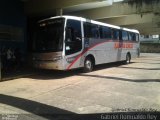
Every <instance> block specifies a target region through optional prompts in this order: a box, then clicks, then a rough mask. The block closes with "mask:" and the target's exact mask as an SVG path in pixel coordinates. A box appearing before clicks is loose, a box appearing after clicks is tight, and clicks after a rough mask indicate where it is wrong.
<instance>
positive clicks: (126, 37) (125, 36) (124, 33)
mask: <svg viewBox="0 0 160 120" xmlns="http://www.w3.org/2000/svg"><path fill="white" fill-rule="evenodd" d="M122 40H124V41H127V40H128V32H127V31H122Z"/></svg>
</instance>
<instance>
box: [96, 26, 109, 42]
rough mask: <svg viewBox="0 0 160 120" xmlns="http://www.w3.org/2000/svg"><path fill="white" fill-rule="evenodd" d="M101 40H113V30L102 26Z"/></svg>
mask: <svg viewBox="0 0 160 120" xmlns="http://www.w3.org/2000/svg"><path fill="white" fill-rule="evenodd" d="M99 30H100V38H101V39H111V37H112V35H111V28H109V27H106V26H101V27H100V29H99Z"/></svg>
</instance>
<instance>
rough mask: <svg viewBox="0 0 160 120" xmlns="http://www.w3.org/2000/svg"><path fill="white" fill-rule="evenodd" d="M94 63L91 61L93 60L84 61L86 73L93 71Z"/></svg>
mask: <svg viewBox="0 0 160 120" xmlns="http://www.w3.org/2000/svg"><path fill="white" fill-rule="evenodd" d="M93 66H94V64H93V61H92V60H91V58H86V59H85V61H84V69H83V71H84V72H91V71H92V70H93Z"/></svg>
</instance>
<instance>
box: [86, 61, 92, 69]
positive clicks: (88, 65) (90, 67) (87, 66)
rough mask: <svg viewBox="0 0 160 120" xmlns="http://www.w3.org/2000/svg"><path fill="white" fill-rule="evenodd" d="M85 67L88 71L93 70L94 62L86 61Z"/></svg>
mask: <svg viewBox="0 0 160 120" xmlns="http://www.w3.org/2000/svg"><path fill="white" fill-rule="evenodd" d="M85 66H86V68H87V69H89V70H91V69H92V62H91V61H90V60H86V62H85Z"/></svg>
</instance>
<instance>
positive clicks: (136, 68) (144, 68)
mask: <svg viewBox="0 0 160 120" xmlns="http://www.w3.org/2000/svg"><path fill="white" fill-rule="evenodd" d="M119 68H127V69H140V70H160V68H137V67H119Z"/></svg>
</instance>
